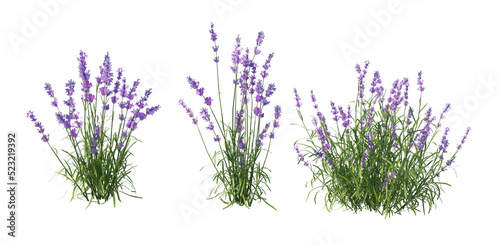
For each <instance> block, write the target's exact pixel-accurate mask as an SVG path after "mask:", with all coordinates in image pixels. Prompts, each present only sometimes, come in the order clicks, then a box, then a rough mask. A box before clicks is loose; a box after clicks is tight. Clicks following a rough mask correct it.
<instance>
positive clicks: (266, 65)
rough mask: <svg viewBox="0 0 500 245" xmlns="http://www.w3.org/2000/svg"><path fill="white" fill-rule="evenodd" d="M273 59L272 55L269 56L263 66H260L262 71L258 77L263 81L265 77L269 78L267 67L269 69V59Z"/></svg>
mask: <svg viewBox="0 0 500 245" xmlns="http://www.w3.org/2000/svg"><path fill="white" fill-rule="evenodd" d="M273 57H274V53H271V54H269V57H268V58H267V60H266V62H265V63H264V65H263V66H262V68H264V70H263V71H261V72H260V75H261V76H262V78H263V79H264V78H266V77H267V76H269V73H268V72H267V70H269V67H271V59H272V58H273Z"/></svg>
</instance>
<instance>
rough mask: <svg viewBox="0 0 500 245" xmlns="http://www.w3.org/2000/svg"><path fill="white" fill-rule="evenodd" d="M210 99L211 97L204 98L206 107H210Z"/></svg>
mask: <svg viewBox="0 0 500 245" xmlns="http://www.w3.org/2000/svg"><path fill="white" fill-rule="evenodd" d="M212 101H213V100H212V98H211V97H206V98H205V104H206V105H208V106H211V105H212Z"/></svg>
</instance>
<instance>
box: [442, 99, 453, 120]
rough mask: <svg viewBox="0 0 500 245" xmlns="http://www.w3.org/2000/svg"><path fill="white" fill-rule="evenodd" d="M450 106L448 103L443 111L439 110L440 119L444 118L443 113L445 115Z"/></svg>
mask: <svg viewBox="0 0 500 245" xmlns="http://www.w3.org/2000/svg"><path fill="white" fill-rule="evenodd" d="M450 108H451V105H450V103H448V104H446V106H445V107H444V109H443V112H441V117H440V118H441V119H444V117H445V116H444V115H445V113H447V112H448V111H450Z"/></svg>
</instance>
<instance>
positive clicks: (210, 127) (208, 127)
mask: <svg viewBox="0 0 500 245" xmlns="http://www.w3.org/2000/svg"><path fill="white" fill-rule="evenodd" d="M206 129H207V130H214V124H213V123H212V122H209V123H208V126H207V127H206Z"/></svg>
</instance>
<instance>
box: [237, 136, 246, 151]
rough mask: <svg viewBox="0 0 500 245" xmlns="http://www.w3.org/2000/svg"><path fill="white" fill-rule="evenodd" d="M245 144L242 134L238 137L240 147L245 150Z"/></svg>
mask: <svg viewBox="0 0 500 245" xmlns="http://www.w3.org/2000/svg"><path fill="white" fill-rule="evenodd" d="M245 146H246V145H245V143H243V136H240V138H239V139H238V149H241V150H244V149H245Z"/></svg>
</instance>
